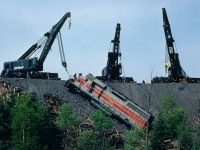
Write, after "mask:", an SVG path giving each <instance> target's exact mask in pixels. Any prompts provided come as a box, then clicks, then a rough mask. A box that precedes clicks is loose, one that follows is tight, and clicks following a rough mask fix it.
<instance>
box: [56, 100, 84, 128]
mask: <svg viewBox="0 0 200 150" xmlns="http://www.w3.org/2000/svg"><path fill="white" fill-rule="evenodd" d="M80 122H81V120H80V119H76V118H75V117H74V114H73V110H72V107H71V106H70V105H69V104H63V105H62V106H61V107H60V108H59V114H58V117H57V118H56V125H57V126H58V127H59V128H61V129H63V130H66V129H68V128H70V127H72V126H73V125H77V124H80Z"/></svg>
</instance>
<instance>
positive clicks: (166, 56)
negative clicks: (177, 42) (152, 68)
mask: <svg viewBox="0 0 200 150" xmlns="http://www.w3.org/2000/svg"><path fill="white" fill-rule="evenodd" d="M164 67H165V73H167V71H168V68H169V56H168V49H167V45H165V65H164Z"/></svg>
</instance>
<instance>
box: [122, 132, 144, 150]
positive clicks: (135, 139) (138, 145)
mask: <svg viewBox="0 0 200 150" xmlns="http://www.w3.org/2000/svg"><path fill="white" fill-rule="evenodd" d="M124 140H125V142H124V149H125V150H132V149H145V130H144V129H143V128H134V129H131V130H129V131H126V132H125V135H124Z"/></svg>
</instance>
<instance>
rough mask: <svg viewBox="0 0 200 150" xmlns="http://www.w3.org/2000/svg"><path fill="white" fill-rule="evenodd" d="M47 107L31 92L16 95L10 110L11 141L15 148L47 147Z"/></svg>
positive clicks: (48, 124) (32, 148)
mask: <svg viewBox="0 0 200 150" xmlns="http://www.w3.org/2000/svg"><path fill="white" fill-rule="evenodd" d="M49 126H50V122H49V116H48V110H47V108H46V107H45V106H44V105H43V104H42V103H40V102H39V101H38V100H37V99H36V98H35V97H34V96H33V95H31V94H22V95H21V96H19V97H16V103H15V105H14V108H13V110H12V122H11V128H12V143H13V145H14V147H15V149H30V150H34V149H35V150H38V149H43V148H44V147H46V148H47V147H48V145H47V144H48V143H47V139H49V137H48V133H49V131H50V130H49Z"/></svg>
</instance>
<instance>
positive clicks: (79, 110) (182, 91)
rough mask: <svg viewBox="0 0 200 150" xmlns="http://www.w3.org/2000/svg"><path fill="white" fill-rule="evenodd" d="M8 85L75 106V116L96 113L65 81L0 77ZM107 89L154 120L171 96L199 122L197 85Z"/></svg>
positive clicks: (128, 85) (118, 85) (121, 85)
mask: <svg viewBox="0 0 200 150" xmlns="http://www.w3.org/2000/svg"><path fill="white" fill-rule="evenodd" d="M0 81H6V82H7V83H10V85H12V86H15V87H19V88H21V89H22V90H23V91H25V92H33V93H35V94H36V95H37V96H38V98H39V99H41V100H44V94H46V93H52V94H53V95H57V96H59V98H60V99H64V100H66V101H67V102H69V103H70V104H71V105H72V106H73V107H74V112H75V115H77V116H83V117H87V116H88V115H89V114H91V113H92V112H94V111H95V108H94V107H93V106H91V105H90V103H89V101H88V100H87V99H86V98H84V97H82V96H81V95H79V94H77V93H74V92H70V91H69V90H68V89H67V88H66V87H65V86H64V84H65V82H66V81H64V80H40V79H38V80H36V79H13V78H0ZM108 85H109V86H110V87H112V88H113V89H115V90H116V91H118V92H120V93H122V94H123V95H125V96H126V97H128V98H129V99H130V100H132V101H133V102H135V103H136V104H138V105H139V106H141V107H143V108H144V109H145V110H149V111H150V112H151V113H152V114H153V115H154V116H155V117H156V116H157V111H156V110H157V108H158V107H159V104H160V102H161V101H162V99H163V98H164V96H165V95H166V94H170V95H172V97H173V99H174V100H175V101H176V103H177V105H178V106H182V107H183V108H184V109H185V110H186V111H187V112H188V116H189V120H190V121H191V122H192V124H193V125H194V126H195V125H197V124H198V123H199V118H198V100H200V84H197V83H196V84H189V83H165V84H137V83H109V84H108Z"/></svg>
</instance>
